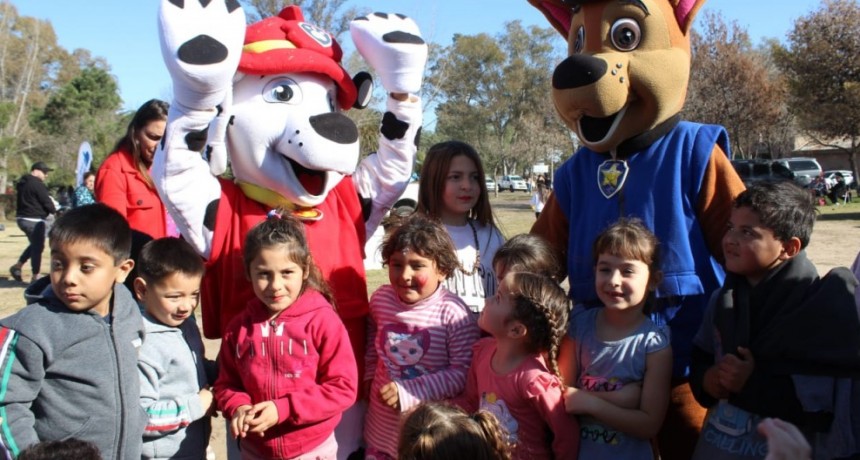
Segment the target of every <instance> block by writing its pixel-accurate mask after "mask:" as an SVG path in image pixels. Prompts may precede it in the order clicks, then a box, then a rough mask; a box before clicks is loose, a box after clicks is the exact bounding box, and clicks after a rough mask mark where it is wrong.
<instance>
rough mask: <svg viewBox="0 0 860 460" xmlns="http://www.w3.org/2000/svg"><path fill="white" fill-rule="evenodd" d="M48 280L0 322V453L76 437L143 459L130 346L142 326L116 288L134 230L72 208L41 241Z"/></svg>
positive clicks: (105, 212) (112, 455)
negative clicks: (46, 245) (46, 248)
mask: <svg viewBox="0 0 860 460" xmlns="http://www.w3.org/2000/svg"><path fill="white" fill-rule="evenodd" d="M48 237H49V240H50V249H51V263H50V280H51V284H50V286H48V287H47V288H45V290H44V291H43V292H42V293H41V296H40V298H39V300H38V301H37V302H35V303H33V304H31V305H28V306H27V307H25V308H24V309H23V310H21V311H19V312H18V313H16V314H14V315H12V316H9V317H7V318H4V319H2V320H0V369H2V372H1V373H0V417H2V418H3V421H2V425H0V453H2V454H5V455H4V456H3V458H14V457H17V456H18V454H19V453H20V452H21V450H23V449H24V448H26V447H27V446H30V445H32V444H36V443H37V442H40V441H54V440H62V439H67V438H77V439H80V440H83V441H89V442H92V443H93V444H95V445H96V446H97V447H98V448H99V451H100V452H101V455H102V456H103V457H104V458H105V459H122V460H125V459H135V458H139V457H140V447H141V436H142V434H143V425H144V414H143V410H142V409H141V407H140V404H138V399H139V398H140V386H139V382H138V378H137V350H138V348H139V347H140V345H141V343H142V341H143V336H144V331H143V321H142V320H141V316H140V312H139V311H138V308H137V304H136V303H135V301H134V299H133V298H132V296H131V293H130V292H129V291H128V290H127V289H126V288H125V287H124V286H123V285H122V282H123V281H124V280H125V278H126V277H127V276H128V274H129V272H130V271H131V269H132V267H133V266H134V262H133V261H132V260H131V259H129V251H130V250H131V231H130V230H129V227H128V222H126V220H125V218H124V217H123V216H122V215H121V214H119V213H118V212H117V211H115V210H114V209H112V208H110V207H108V206H106V205H103V204H93V205H89V206H82V207H80V208H76V209H73V210H71V211H68V212H66V213H65V214H63V215H62V216H61V217H60V218H59V219H57V221H56V222H55V223H54V226H53V227H52V228H51V231H50V233H49V235H48Z"/></svg>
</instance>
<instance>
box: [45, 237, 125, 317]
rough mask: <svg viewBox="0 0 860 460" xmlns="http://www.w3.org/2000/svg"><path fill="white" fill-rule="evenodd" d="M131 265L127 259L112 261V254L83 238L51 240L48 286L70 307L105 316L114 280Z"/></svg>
mask: <svg viewBox="0 0 860 460" xmlns="http://www.w3.org/2000/svg"><path fill="white" fill-rule="evenodd" d="M132 267H134V262H133V261H132V260H131V259H126V260H123V261H120V262H119V263H115V261H114V259H113V256H112V255H110V254H108V253H107V252H105V251H104V250H102V249H101V248H99V247H98V246H96V245H95V244H93V243H92V242H89V241H86V240H80V241H75V242H73V243H65V244H55V243H51V288H52V289H53V290H54V294H56V296H57V297H58V298H59V299H60V301H62V302H63V304H65V305H66V307H68V308H69V310H72V311H77V312H83V311H89V310H93V311H94V312H96V313H98V314H99V315H101V316H107V314H108V312H109V310H110V299H111V295H112V294H113V286H114V284H116V283H122V282H123V281H125V278H126V277H127V276H128V274H129V272H130V271H131V269H132Z"/></svg>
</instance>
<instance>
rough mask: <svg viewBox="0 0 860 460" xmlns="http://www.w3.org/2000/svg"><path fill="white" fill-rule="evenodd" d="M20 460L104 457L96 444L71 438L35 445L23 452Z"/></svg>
mask: <svg viewBox="0 0 860 460" xmlns="http://www.w3.org/2000/svg"><path fill="white" fill-rule="evenodd" d="M18 460H102V456H101V453H99V449H98V447H96V446H95V444H93V443H91V442H87V441H82V440H80V439H75V438H69V439H64V440H62V441H42V442H40V443H36V444H33V445H32V446H30V447H28V448H26V449H24V450H22V451H21V453H20V454H19V455H18Z"/></svg>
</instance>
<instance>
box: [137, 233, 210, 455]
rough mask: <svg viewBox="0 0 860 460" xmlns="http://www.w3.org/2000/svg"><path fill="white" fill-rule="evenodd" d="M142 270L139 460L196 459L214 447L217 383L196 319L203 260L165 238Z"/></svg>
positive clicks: (148, 251) (143, 255) (141, 262)
mask: <svg viewBox="0 0 860 460" xmlns="http://www.w3.org/2000/svg"><path fill="white" fill-rule="evenodd" d="M137 263H138V265H137V275H138V276H137V278H135V280H134V292H135V294H137V298H138V300H140V302H141V304H143V308H144V312H143V318H144V327H145V328H146V342H144V344H143V347H141V349H140V356H139V357H138V362H137V367H138V370H139V372H140V404H141V406H142V407H143V408H144V410H145V411H146V415H147V422H146V428H145V430H144V433H143V454H142V458H144V459H168V458H169V459H188V460H190V459H196V460H199V459H202V458H205V457H206V446H207V445H208V444H209V433H210V429H211V425H210V423H209V422H210V419H209V416H210V415H211V414H212V412H213V411H214V406H213V403H212V392H211V391H210V390H209V386H210V385H211V384H212V383H213V382H214V381H215V377H216V376H217V372H215V367H214V364H215V363H214V362H213V361H208V360H206V357H205V353H204V349H203V339H201V338H200V330H199V329H198V328H197V322H196V321H195V320H194V310H195V309H196V308H197V304H198V302H199V299H200V280H201V279H202V278H203V260H202V259H201V258H200V256H199V255H198V254H197V252H196V251H195V250H194V248H192V247H191V245H189V244H188V243H186V242H185V241H183V240H181V239H179V238H160V239H157V240H153V241H150V242H148V243H146V245H145V246H144V247H143V249H142V250H141V251H140V255H139V256H138V259H137Z"/></svg>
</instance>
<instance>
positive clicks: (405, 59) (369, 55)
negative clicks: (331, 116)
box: [349, 13, 427, 94]
mask: <svg viewBox="0 0 860 460" xmlns="http://www.w3.org/2000/svg"><path fill="white" fill-rule="evenodd" d="M349 31H350V34H351V35H352V41H353V42H354V43H355V47H356V49H358V52H359V53H360V54H361V55H362V57H364V60H365V61H367V63H368V64H369V65H370V66H371V67H372V68H373V70H374V71H375V72H376V74H377V76H378V77H379V79H380V80H381V81H382V87H383V88H385V90H386V91H388V92H389V93H410V94H417V93H418V92H419V90H420V89H421V80H422V79H423V78H424V66H425V64H426V63H427V44H426V43H425V42H424V39H422V38H421V32H420V31H419V30H418V26H417V25H416V24H415V21H413V20H412V19H410V18H408V17H406V16H403V15H399V14H387V13H372V14H369V15H367V16H362V17H360V18H358V19H355V20H354V21H352V22H351V23H350V24H349Z"/></svg>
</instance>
